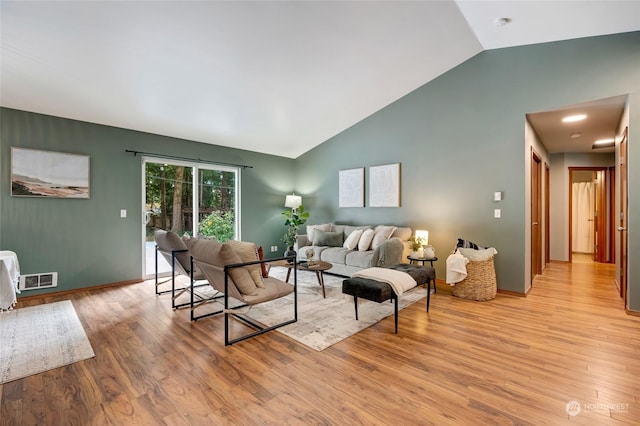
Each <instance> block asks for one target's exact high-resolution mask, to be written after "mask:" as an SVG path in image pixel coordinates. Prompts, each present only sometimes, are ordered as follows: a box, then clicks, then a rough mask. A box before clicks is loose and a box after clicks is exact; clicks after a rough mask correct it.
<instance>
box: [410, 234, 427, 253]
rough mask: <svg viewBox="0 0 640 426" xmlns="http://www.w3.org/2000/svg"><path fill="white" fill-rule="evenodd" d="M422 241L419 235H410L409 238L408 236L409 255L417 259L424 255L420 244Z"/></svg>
mask: <svg viewBox="0 0 640 426" xmlns="http://www.w3.org/2000/svg"><path fill="white" fill-rule="evenodd" d="M423 243H424V240H423V239H422V238H421V237H416V236H415V235H412V236H411V238H409V247H411V250H412V252H411V257H413V258H416V259H419V258H422V257H424V248H423V247H422V244H423Z"/></svg>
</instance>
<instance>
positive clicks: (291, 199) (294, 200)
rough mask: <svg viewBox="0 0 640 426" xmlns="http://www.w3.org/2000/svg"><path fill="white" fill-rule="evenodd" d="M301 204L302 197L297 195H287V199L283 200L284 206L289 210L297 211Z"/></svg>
mask: <svg viewBox="0 0 640 426" xmlns="http://www.w3.org/2000/svg"><path fill="white" fill-rule="evenodd" d="M300 204H302V197H301V196H299V195H287V198H286V199H285V200H284V206H285V207H289V208H290V209H297V208H298V207H300Z"/></svg>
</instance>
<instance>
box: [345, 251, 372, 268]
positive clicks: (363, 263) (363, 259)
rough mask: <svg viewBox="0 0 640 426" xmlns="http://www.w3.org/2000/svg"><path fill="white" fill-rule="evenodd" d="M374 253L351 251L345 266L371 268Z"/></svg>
mask: <svg viewBox="0 0 640 426" xmlns="http://www.w3.org/2000/svg"><path fill="white" fill-rule="evenodd" d="M372 258H373V251H372V250H369V251H358V250H356V251H351V252H349V253H347V256H346V258H345V265H349V266H355V267H357V268H370V267H371V266H373V265H371V259H372Z"/></svg>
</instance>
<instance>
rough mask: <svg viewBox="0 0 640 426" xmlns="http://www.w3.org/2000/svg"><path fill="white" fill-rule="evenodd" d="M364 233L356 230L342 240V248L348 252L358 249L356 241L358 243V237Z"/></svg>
mask: <svg viewBox="0 0 640 426" xmlns="http://www.w3.org/2000/svg"><path fill="white" fill-rule="evenodd" d="M363 232H364V229H356V230H354V231H353V232H351V233H350V234H349V236H348V237H347V238H346V239H345V240H344V244H343V245H342V247H344V248H346V249H348V250H355V249H356V248H357V247H358V241H360V236H361V235H362V233H363Z"/></svg>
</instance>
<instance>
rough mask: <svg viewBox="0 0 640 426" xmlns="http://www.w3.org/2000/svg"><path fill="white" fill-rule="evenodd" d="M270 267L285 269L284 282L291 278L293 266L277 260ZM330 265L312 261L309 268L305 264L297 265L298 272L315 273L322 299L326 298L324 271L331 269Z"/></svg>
mask: <svg viewBox="0 0 640 426" xmlns="http://www.w3.org/2000/svg"><path fill="white" fill-rule="evenodd" d="M271 266H282V267H283V268H287V278H286V279H285V281H286V282H289V277H290V276H291V270H292V269H293V264H291V263H289V262H287V261H286V260H278V261H276V262H272V263H271ZM331 267H332V265H331V264H330V263H329V262H325V261H323V260H314V262H313V265H311V266H309V265H308V264H307V262H306V261H305V262H303V263H298V270H300V271H310V272H315V273H316V278H317V279H318V284H320V287H322V297H323V298H326V297H327V294H326V292H325V290H324V271H328V270H329V269H331Z"/></svg>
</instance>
